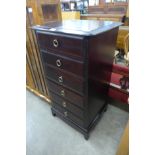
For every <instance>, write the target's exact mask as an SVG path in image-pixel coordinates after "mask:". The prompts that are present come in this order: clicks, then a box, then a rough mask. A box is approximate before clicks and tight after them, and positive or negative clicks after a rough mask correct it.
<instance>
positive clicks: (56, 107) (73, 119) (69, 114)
mask: <svg viewBox="0 0 155 155" xmlns="http://www.w3.org/2000/svg"><path fill="white" fill-rule="evenodd" d="M52 107H53V108H54V109H56V110H57V111H58V112H60V113H62V114H63V116H64V117H66V118H69V119H70V120H72V121H73V122H75V124H77V125H79V126H82V127H83V126H84V124H83V121H82V120H81V119H79V118H78V117H76V116H74V115H73V114H72V113H71V112H69V111H67V110H66V109H64V108H63V107H61V106H59V105H58V104H56V103H53V106H52Z"/></svg>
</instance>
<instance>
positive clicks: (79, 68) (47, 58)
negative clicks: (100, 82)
mask: <svg viewBox="0 0 155 155" xmlns="http://www.w3.org/2000/svg"><path fill="white" fill-rule="evenodd" d="M42 57H43V60H44V62H45V63H47V64H49V65H53V66H55V67H57V68H60V69H63V70H66V71H69V72H71V73H74V74H76V75H79V76H84V64H83V62H81V61H76V60H73V59H70V58H67V57H62V56H58V55H55V54H51V53H47V52H45V51H42ZM75 68H76V69H75Z"/></svg>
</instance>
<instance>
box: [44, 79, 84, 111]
mask: <svg viewBox="0 0 155 155" xmlns="http://www.w3.org/2000/svg"><path fill="white" fill-rule="evenodd" d="M47 84H48V88H49V91H50V92H54V93H56V94H57V95H59V96H61V97H62V98H64V99H67V100H68V101H70V102H72V103H74V104H75V105H77V106H78V107H81V108H83V107H84V106H83V101H84V100H83V97H81V96H80V95H78V94H76V93H73V92H72V91H70V90H68V89H66V88H64V87H63V86H60V85H57V84H55V83H53V82H51V81H49V80H48V79H47Z"/></svg>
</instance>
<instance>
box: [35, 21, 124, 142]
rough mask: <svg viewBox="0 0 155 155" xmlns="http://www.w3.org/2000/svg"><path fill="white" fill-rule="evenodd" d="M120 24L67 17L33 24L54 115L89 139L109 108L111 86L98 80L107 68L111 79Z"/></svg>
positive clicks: (108, 77) (108, 78)
mask: <svg viewBox="0 0 155 155" xmlns="http://www.w3.org/2000/svg"><path fill="white" fill-rule="evenodd" d="M120 25H121V24H120V23H118V22H117V23H116V22H106V21H104V22H103V21H89V20H87V21H84V20H67V21H63V22H57V23H51V24H46V25H43V26H35V27H33V28H34V29H35V32H36V36H37V39H38V43H39V47H40V53H41V56H42V60H43V64H44V70H45V77H46V81H47V84H48V89H49V93H50V97H51V99H52V101H53V104H52V114H53V115H54V116H55V115H56V116H58V117H60V118H61V119H63V120H64V121H65V122H66V123H68V124H69V125H71V126H72V127H74V128H75V129H77V130H78V131H80V132H81V133H83V134H84V137H85V139H88V137H89V131H90V129H91V127H93V126H94V125H95V123H96V122H97V120H98V119H99V118H100V116H101V114H102V113H103V112H104V111H105V110H106V108H107V102H106V99H107V95H108V94H107V93H108V88H107V86H104V85H101V84H100V83H99V82H98V81H97V80H96V79H99V80H101V79H103V77H104V76H105V75H103V74H102V69H103V70H104V71H105V72H106V73H107V74H106V79H107V80H109V81H110V78H111V70H112V64H113V57H114V51H115V48H116V47H115V46H116V39H117V33H118V27H119V26H120ZM51 28H52V29H51Z"/></svg>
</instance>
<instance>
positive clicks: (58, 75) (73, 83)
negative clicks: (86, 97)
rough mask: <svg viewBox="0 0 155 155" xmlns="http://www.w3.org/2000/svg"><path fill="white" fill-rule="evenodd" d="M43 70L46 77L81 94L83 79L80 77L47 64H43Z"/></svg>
mask: <svg viewBox="0 0 155 155" xmlns="http://www.w3.org/2000/svg"><path fill="white" fill-rule="evenodd" d="M45 71H46V77H47V78H49V79H51V80H54V81H55V82H57V83H59V84H61V85H64V86H67V87H69V88H71V89H73V90H75V91H77V92H79V93H80V94H83V92H84V80H83V79H82V78H78V77H76V76H73V75H71V74H69V73H67V72H64V71H62V70H60V69H55V68H53V67H52V66H50V67H49V66H47V65H45Z"/></svg>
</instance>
